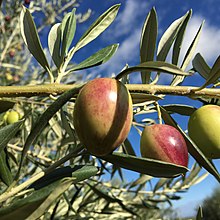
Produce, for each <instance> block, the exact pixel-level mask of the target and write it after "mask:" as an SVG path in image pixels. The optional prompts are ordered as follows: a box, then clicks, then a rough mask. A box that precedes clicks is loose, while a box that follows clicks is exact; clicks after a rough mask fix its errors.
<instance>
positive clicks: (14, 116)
mask: <svg viewBox="0 0 220 220" xmlns="http://www.w3.org/2000/svg"><path fill="white" fill-rule="evenodd" d="M19 119H20V114H19V113H18V112H16V111H10V112H7V113H5V115H4V120H5V122H6V123H7V124H13V123H15V122H17V121H18V120H19Z"/></svg>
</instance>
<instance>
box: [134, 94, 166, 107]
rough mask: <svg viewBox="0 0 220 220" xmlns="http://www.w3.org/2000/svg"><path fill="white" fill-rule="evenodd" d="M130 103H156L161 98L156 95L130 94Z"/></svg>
mask: <svg viewBox="0 0 220 220" xmlns="http://www.w3.org/2000/svg"><path fill="white" fill-rule="evenodd" d="M131 98H132V103H133V104H138V103H143V102H148V101H158V100H161V99H162V98H161V97H159V96H156V95H151V94H144V93H131Z"/></svg>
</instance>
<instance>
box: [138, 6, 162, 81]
mask: <svg viewBox="0 0 220 220" xmlns="http://www.w3.org/2000/svg"><path fill="white" fill-rule="evenodd" d="M157 32H158V22H157V13H156V10H155V8H152V9H151V11H150V12H149V13H148V15H147V17H146V20H145V22H144V25H143V27H142V33H141V40H140V61H141V63H143V62H146V61H153V60H154V53H155V49H156V41H157ZM141 79H142V83H149V81H150V73H149V72H146V71H141Z"/></svg>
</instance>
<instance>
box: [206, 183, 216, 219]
mask: <svg viewBox="0 0 220 220" xmlns="http://www.w3.org/2000/svg"><path fill="white" fill-rule="evenodd" d="M202 216H203V219H205V220H206V219H210V220H214V219H219V218H220V188H219V187H216V188H215V189H214V190H213V192H212V194H211V195H210V196H208V197H207V198H205V199H204V200H203V202H202Z"/></svg>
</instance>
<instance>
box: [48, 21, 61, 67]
mask: <svg viewBox="0 0 220 220" xmlns="http://www.w3.org/2000/svg"><path fill="white" fill-rule="evenodd" d="M60 45H61V30H60V23H57V24H55V25H53V26H52V28H51V29H50V32H49V35H48V47H49V51H50V54H51V56H52V59H53V61H54V63H55V65H56V66H57V68H59V67H60V64H61V56H60Z"/></svg>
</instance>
